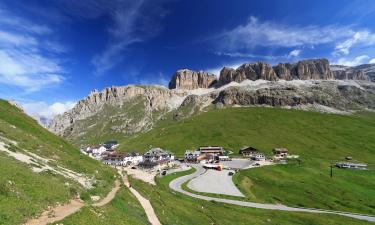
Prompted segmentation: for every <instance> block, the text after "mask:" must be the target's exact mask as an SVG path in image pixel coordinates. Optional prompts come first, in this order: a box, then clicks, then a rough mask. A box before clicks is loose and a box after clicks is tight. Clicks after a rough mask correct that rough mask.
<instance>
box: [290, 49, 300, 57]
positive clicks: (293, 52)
mask: <svg viewBox="0 0 375 225" xmlns="http://www.w3.org/2000/svg"><path fill="white" fill-rule="evenodd" d="M301 52H302V50H300V49H294V50H292V51H290V52H289V54H288V57H289V58H293V57H298V56H299V55H300V54H301Z"/></svg>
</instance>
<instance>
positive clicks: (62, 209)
mask: <svg viewBox="0 0 375 225" xmlns="http://www.w3.org/2000/svg"><path fill="white" fill-rule="evenodd" d="M84 205H85V203H84V202H83V201H82V200H80V199H74V200H71V201H70V202H69V203H68V204H65V205H61V206H56V207H55V208H53V209H51V210H48V211H45V212H43V213H42V215H41V216H40V217H39V218H37V219H31V220H29V221H27V222H26V223H25V224H24V225H45V224H48V223H53V222H56V221H59V220H62V219H64V218H65V217H67V216H69V215H72V214H73V213H75V212H77V211H78V210H80V209H81V208H82V207H83V206H84Z"/></svg>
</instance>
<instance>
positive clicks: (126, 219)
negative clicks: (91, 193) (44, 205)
mask: <svg viewBox="0 0 375 225" xmlns="http://www.w3.org/2000/svg"><path fill="white" fill-rule="evenodd" d="M56 224H65V225H69V224H71V225H86V224H87V225H100V224H103V225H105V224H116V225H135V224H139V225H141V224H149V222H148V219H147V216H146V214H145V212H144V211H143V208H142V206H141V205H140V203H139V202H138V200H137V199H136V198H135V197H134V196H133V195H132V194H131V193H130V191H129V190H128V189H127V188H121V189H120V191H119V192H118V193H117V194H116V197H115V198H114V199H113V200H112V201H111V202H110V203H109V204H108V205H105V206H103V207H89V206H86V207H84V208H82V209H81V210H80V211H79V212H77V213H75V214H73V215H71V216H69V217H67V218H65V219H64V220H61V221H59V222H57V223H56Z"/></svg>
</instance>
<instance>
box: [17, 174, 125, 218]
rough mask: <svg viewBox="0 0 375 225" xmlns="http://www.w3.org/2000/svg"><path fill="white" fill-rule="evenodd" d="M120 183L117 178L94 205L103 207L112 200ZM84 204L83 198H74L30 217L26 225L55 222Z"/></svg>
mask: <svg viewBox="0 0 375 225" xmlns="http://www.w3.org/2000/svg"><path fill="white" fill-rule="evenodd" d="M120 184H121V182H120V181H119V180H116V181H115V186H114V187H113V188H112V190H111V191H110V192H109V193H108V194H107V196H106V197H105V198H103V199H102V200H100V201H99V202H97V203H94V204H92V206H95V207H101V206H104V205H106V204H108V203H109V202H110V201H112V199H113V198H114V197H115V195H116V193H117V191H118V190H119V189H120ZM83 206H85V203H84V202H83V201H82V200H80V199H73V200H71V201H70V202H69V203H68V204H65V205H60V206H56V207H54V208H52V209H50V210H47V211H44V212H43V213H42V215H41V216H40V217H38V218H36V219H30V220H29V221H27V222H26V223H24V225H46V224H49V223H54V222H56V221H59V220H62V219H64V218H65V217H68V216H70V215H72V214H74V213H76V212H77V211H78V210H80V209H81V208H82V207H83Z"/></svg>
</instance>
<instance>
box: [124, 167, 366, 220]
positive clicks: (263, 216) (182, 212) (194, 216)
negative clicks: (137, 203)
mask: <svg viewBox="0 0 375 225" xmlns="http://www.w3.org/2000/svg"><path fill="white" fill-rule="evenodd" d="M190 172H191V171H185V172H181V173H178V174H172V175H168V176H165V177H162V178H157V180H156V183H157V186H153V185H150V184H147V183H145V182H142V181H140V180H135V179H131V182H132V186H133V187H134V188H136V189H137V190H138V191H139V192H140V193H141V194H142V195H143V196H145V197H146V198H148V199H149V200H150V201H151V204H152V206H153V208H154V209H155V212H156V214H157V216H158V218H159V220H160V222H161V223H162V224H165V225H168V224H170V225H172V224H173V225H182V224H217V225H225V224H228V225H229V224H239V225H241V224H314V225H317V224H348V225H349V224H367V223H366V222H364V221H359V220H355V219H351V218H347V217H341V216H334V215H319V216H317V215H316V214H311V213H294V212H283V211H273V210H262V209H254V208H246V207H240V206H232V205H227V204H223V203H216V202H208V201H203V200H198V199H194V198H191V197H188V196H185V195H183V194H180V193H176V192H174V191H172V190H171V189H169V187H168V184H169V182H170V181H171V180H173V179H175V178H177V177H179V176H181V175H185V174H188V173H190ZM368 224H370V223H368Z"/></svg>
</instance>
